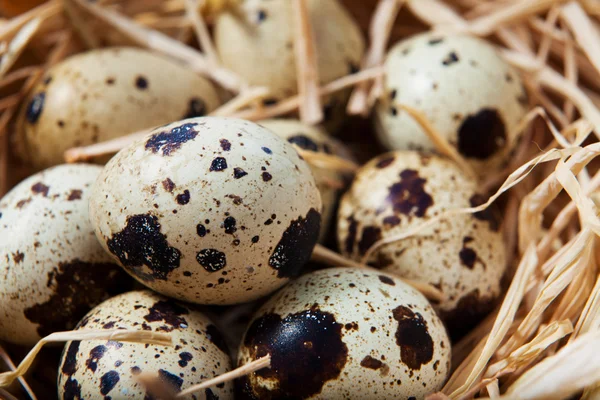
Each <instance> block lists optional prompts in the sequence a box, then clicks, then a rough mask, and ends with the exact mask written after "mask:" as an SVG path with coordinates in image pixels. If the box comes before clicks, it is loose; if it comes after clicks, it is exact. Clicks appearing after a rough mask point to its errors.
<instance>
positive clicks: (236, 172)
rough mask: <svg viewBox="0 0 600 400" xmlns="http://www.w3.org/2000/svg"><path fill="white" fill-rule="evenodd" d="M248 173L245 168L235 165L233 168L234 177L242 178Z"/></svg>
mask: <svg viewBox="0 0 600 400" xmlns="http://www.w3.org/2000/svg"><path fill="white" fill-rule="evenodd" d="M246 175H248V173H247V172H246V171H244V170H243V169H241V168H239V167H235V168H234V169H233V177H234V178H235V179H240V178H242V177H244V176H246Z"/></svg>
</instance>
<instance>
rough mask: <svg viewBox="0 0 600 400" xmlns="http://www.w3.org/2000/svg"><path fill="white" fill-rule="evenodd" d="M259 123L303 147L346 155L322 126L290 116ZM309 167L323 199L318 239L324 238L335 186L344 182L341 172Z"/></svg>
mask: <svg viewBox="0 0 600 400" xmlns="http://www.w3.org/2000/svg"><path fill="white" fill-rule="evenodd" d="M259 124H260V125H262V126H264V127H265V128H267V129H269V130H271V131H272V132H275V133H276V134H277V135H279V136H281V137H282V138H284V139H285V140H287V141H288V142H290V143H292V144H294V145H296V146H298V147H299V148H301V149H303V150H307V151H314V152H317V153H323V154H334V155H336V156H339V157H343V158H348V155H349V152H348V150H347V149H345V148H344V147H343V145H342V144H341V143H340V142H338V141H336V140H334V139H332V138H330V137H329V136H327V134H326V133H325V132H324V131H323V130H322V129H321V128H318V127H315V126H311V125H308V124H304V123H302V122H300V121H298V120H293V119H269V120H263V121H260V122H259ZM309 164H310V162H309ZM311 170H312V172H313V175H314V177H315V181H316V182H317V187H318V188H319V192H320V193H321V201H322V202H323V212H322V223H321V235H320V238H321V240H325V238H326V234H327V232H328V228H329V225H330V222H331V219H332V217H333V214H334V211H335V209H336V205H337V201H338V194H339V187H338V186H336V185H338V184H341V185H343V184H344V175H343V174H342V173H340V172H337V171H335V170H333V169H331V168H323V167H319V166H316V165H311Z"/></svg>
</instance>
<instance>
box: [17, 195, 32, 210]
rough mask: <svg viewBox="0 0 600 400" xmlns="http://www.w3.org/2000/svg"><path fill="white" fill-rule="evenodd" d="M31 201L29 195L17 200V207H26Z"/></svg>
mask: <svg viewBox="0 0 600 400" xmlns="http://www.w3.org/2000/svg"><path fill="white" fill-rule="evenodd" d="M29 203H31V197H28V198H26V199H22V200H19V201H18V202H17V208H18V209H22V208H23V207H25V206H26V205H27V204H29Z"/></svg>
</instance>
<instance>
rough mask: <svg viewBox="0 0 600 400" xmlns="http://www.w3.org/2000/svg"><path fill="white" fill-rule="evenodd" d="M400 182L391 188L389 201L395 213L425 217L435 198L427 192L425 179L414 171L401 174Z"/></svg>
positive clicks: (405, 171)
mask: <svg viewBox="0 0 600 400" xmlns="http://www.w3.org/2000/svg"><path fill="white" fill-rule="evenodd" d="M400 178H401V180H400V182H398V183H394V184H393V185H392V186H390V192H389V194H388V197H387V199H386V200H387V201H388V202H389V203H391V204H392V208H393V209H394V211H395V212H397V213H401V214H405V215H409V216H410V215H415V216H417V217H423V216H424V215H425V212H426V211H427V209H428V208H429V207H431V206H432V205H433V198H432V197H431V195H430V194H429V193H427V192H426V191H425V183H426V182H427V181H426V180H425V179H423V178H421V177H419V173H418V172H417V171H415V170H412V169H405V170H404V171H402V172H401V173H400Z"/></svg>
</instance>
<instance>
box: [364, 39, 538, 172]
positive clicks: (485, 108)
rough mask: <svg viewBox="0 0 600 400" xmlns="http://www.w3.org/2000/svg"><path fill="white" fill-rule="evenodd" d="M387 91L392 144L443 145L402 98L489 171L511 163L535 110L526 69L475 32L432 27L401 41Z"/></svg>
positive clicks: (382, 113) (385, 111)
mask: <svg viewBox="0 0 600 400" xmlns="http://www.w3.org/2000/svg"><path fill="white" fill-rule="evenodd" d="M385 72H386V75H385V89H384V90H385V91H384V95H383V96H382V98H381V99H380V101H379V102H378V104H377V106H376V108H375V119H376V128H377V132H378V135H379V138H380V140H381V142H382V143H383V144H384V146H386V147H387V148H389V149H392V150H435V146H434V145H433V143H432V142H431V140H430V139H429V138H428V136H427V135H426V134H425V133H424V132H423V130H422V128H421V127H420V125H419V124H418V123H417V122H416V121H415V120H414V119H413V118H412V117H411V116H410V115H409V114H408V113H407V112H406V111H403V110H402V109H401V108H400V107H399V105H407V106H410V107H412V108H415V109H417V110H419V111H421V112H423V113H424V114H425V116H426V117H427V119H428V120H429V122H431V124H432V125H433V127H434V128H435V129H436V130H437V131H438V132H439V133H440V134H441V135H442V136H443V137H444V138H445V139H446V140H447V141H448V142H449V143H450V144H451V145H452V146H454V147H455V148H456V149H457V150H458V152H459V153H460V154H461V155H462V156H463V157H465V158H466V159H467V160H468V161H469V162H470V163H471V164H472V165H473V167H474V168H475V169H476V170H477V171H481V174H482V175H483V174H485V173H489V172H490V169H491V170H494V169H498V168H499V167H501V166H503V165H504V164H505V163H506V162H507V160H508V158H509V157H510V155H511V152H512V151H513V150H514V149H515V147H516V145H517V144H518V141H519V138H520V137H521V133H517V132H516V128H517V125H518V124H519V122H520V121H521V120H522V118H523V117H524V116H525V114H526V112H527V104H528V100H527V92H526V91H525V89H524V87H523V84H522V82H521V79H520V77H519V75H518V72H517V71H516V70H515V69H513V68H512V67H511V66H510V65H509V64H508V63H506V62H505V61H504V60H503V59H502V58H500V56H499V55H498V53H497V52H496V50H495V49H494V47H493V46H491V45H490V44H489V43H487V42H485V41H484V40H481V39H477V38H473V37H469V36H460V35H455V36H447V37H442V36H439V35H436V34H432V33H427V34H421V35H417V36H414V37H411V38H410V39H408V40H404V41H401V42H399V43H398V44H396V45H395V46H393V47H392V48H391V50H390V51H389V53H388V55H387V58H386V61H385Z"/></svg>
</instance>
